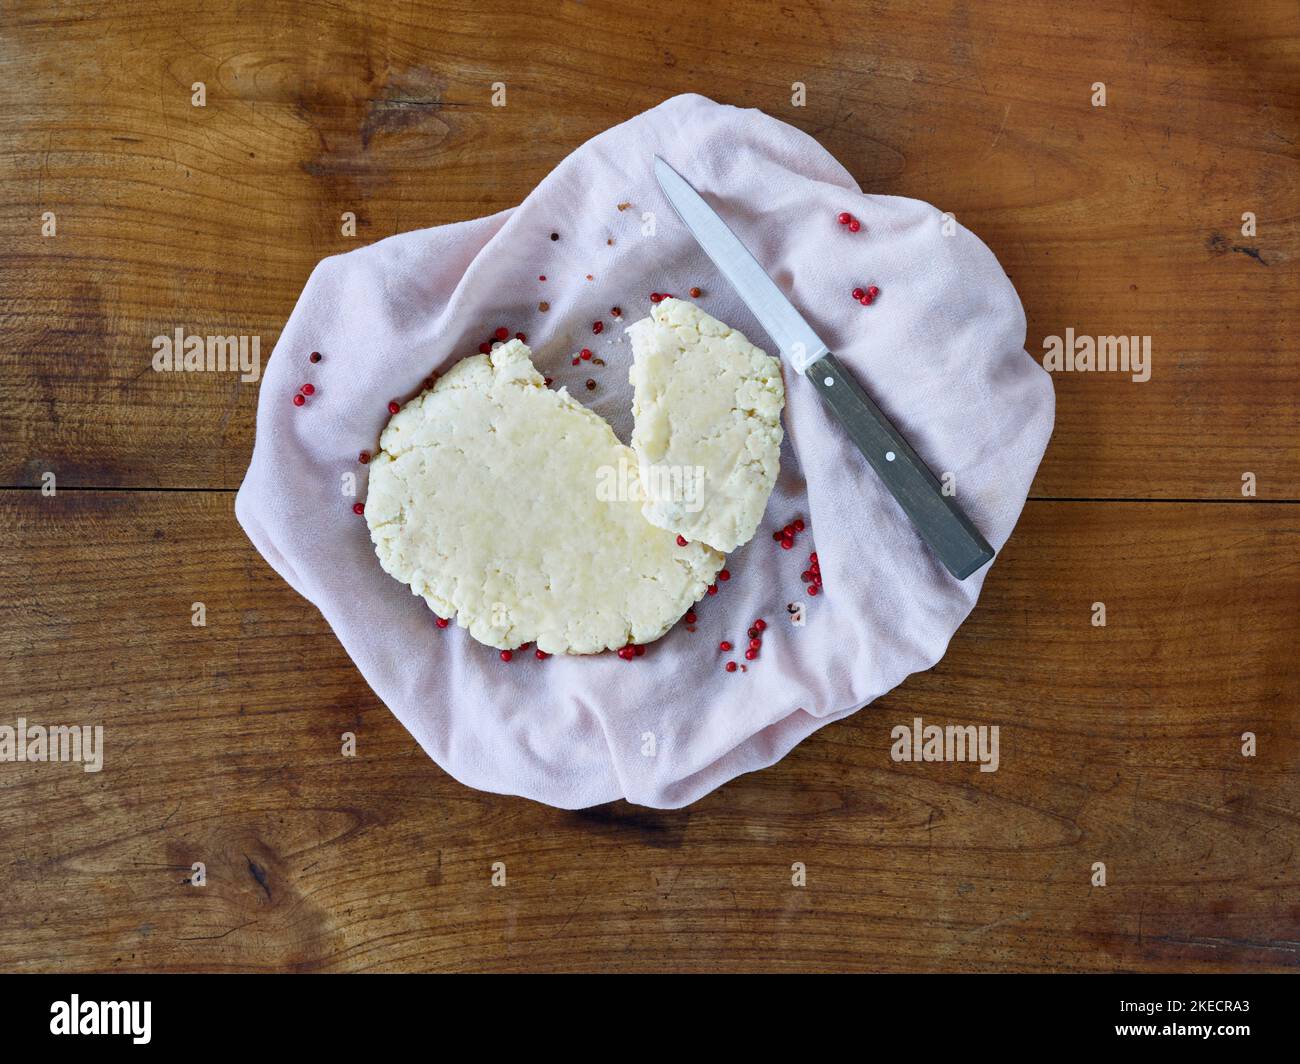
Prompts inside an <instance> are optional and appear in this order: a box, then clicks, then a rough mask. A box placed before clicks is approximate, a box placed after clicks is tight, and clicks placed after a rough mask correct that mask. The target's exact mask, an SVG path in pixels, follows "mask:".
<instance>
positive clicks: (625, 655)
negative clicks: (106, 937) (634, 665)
mask: <svg viewBox="0 0 1300 1064" xmlns="http://www.w3.org/2000/svg"><path fill="white" fill-rule="evenodd" d="M617 654H618V656H619V657H620V658H622V659H623V660H624V661H631V660H632V658H633V657H634V656H635V655H636V651H635V650H633V649H632V647H630V646H626V647H619V648H618V651H617Z"/></svg>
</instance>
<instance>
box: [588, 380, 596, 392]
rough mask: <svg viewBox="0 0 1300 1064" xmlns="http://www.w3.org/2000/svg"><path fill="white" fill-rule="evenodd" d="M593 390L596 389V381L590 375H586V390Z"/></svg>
mask: <svg viewBox="0 0 1300 1064" xmlns="http://www.w3.org/2000/svg"><path fill="white" fill-rule="evenodd" d="M595 390H596V381H595V379H594V378H592V377H588V378H587V391H589V392H594V391H595Z"/></svg>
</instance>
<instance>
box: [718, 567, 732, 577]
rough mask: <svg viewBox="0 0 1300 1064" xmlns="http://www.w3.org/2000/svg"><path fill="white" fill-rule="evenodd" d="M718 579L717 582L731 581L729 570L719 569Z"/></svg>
mask: <svg viewBox="0 0 1300 1064" xmlns="http://www.w3.org/2000/svg"><path fill="white" fill-rule="evenodd" d="M718 579H719V580H730V579H731V570H729V569H721V570H719V571H718Z"/></svg>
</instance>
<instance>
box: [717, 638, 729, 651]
mask: <svg viewBox="0 0 1300 1064" xmlns="http://www.w3.org/2000/svg"><path fill="white" fill-rule="evenodd" d="M718 649H719V650H721V651H724V652H725V651H728V650H730V649H731V644H730V643H728V642H727V641H726V640H725V639H724V640H723V641H722V642H721V643H719V644H718Z"/></svg>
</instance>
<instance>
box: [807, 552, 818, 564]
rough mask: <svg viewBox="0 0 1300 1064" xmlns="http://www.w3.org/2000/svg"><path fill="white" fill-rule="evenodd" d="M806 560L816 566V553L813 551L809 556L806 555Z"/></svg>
mask: <svg viewBox="0 0 1300 1064" xmlns="http://www.w3.org/2000/svg"><path fill="white" fill-rule="evenodd" d="M808 560H809V561H810V562H812V564H813V565H816V564H817V552H816V551H813V552H812V553H811V554H810V555H808Z"/></svg>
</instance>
